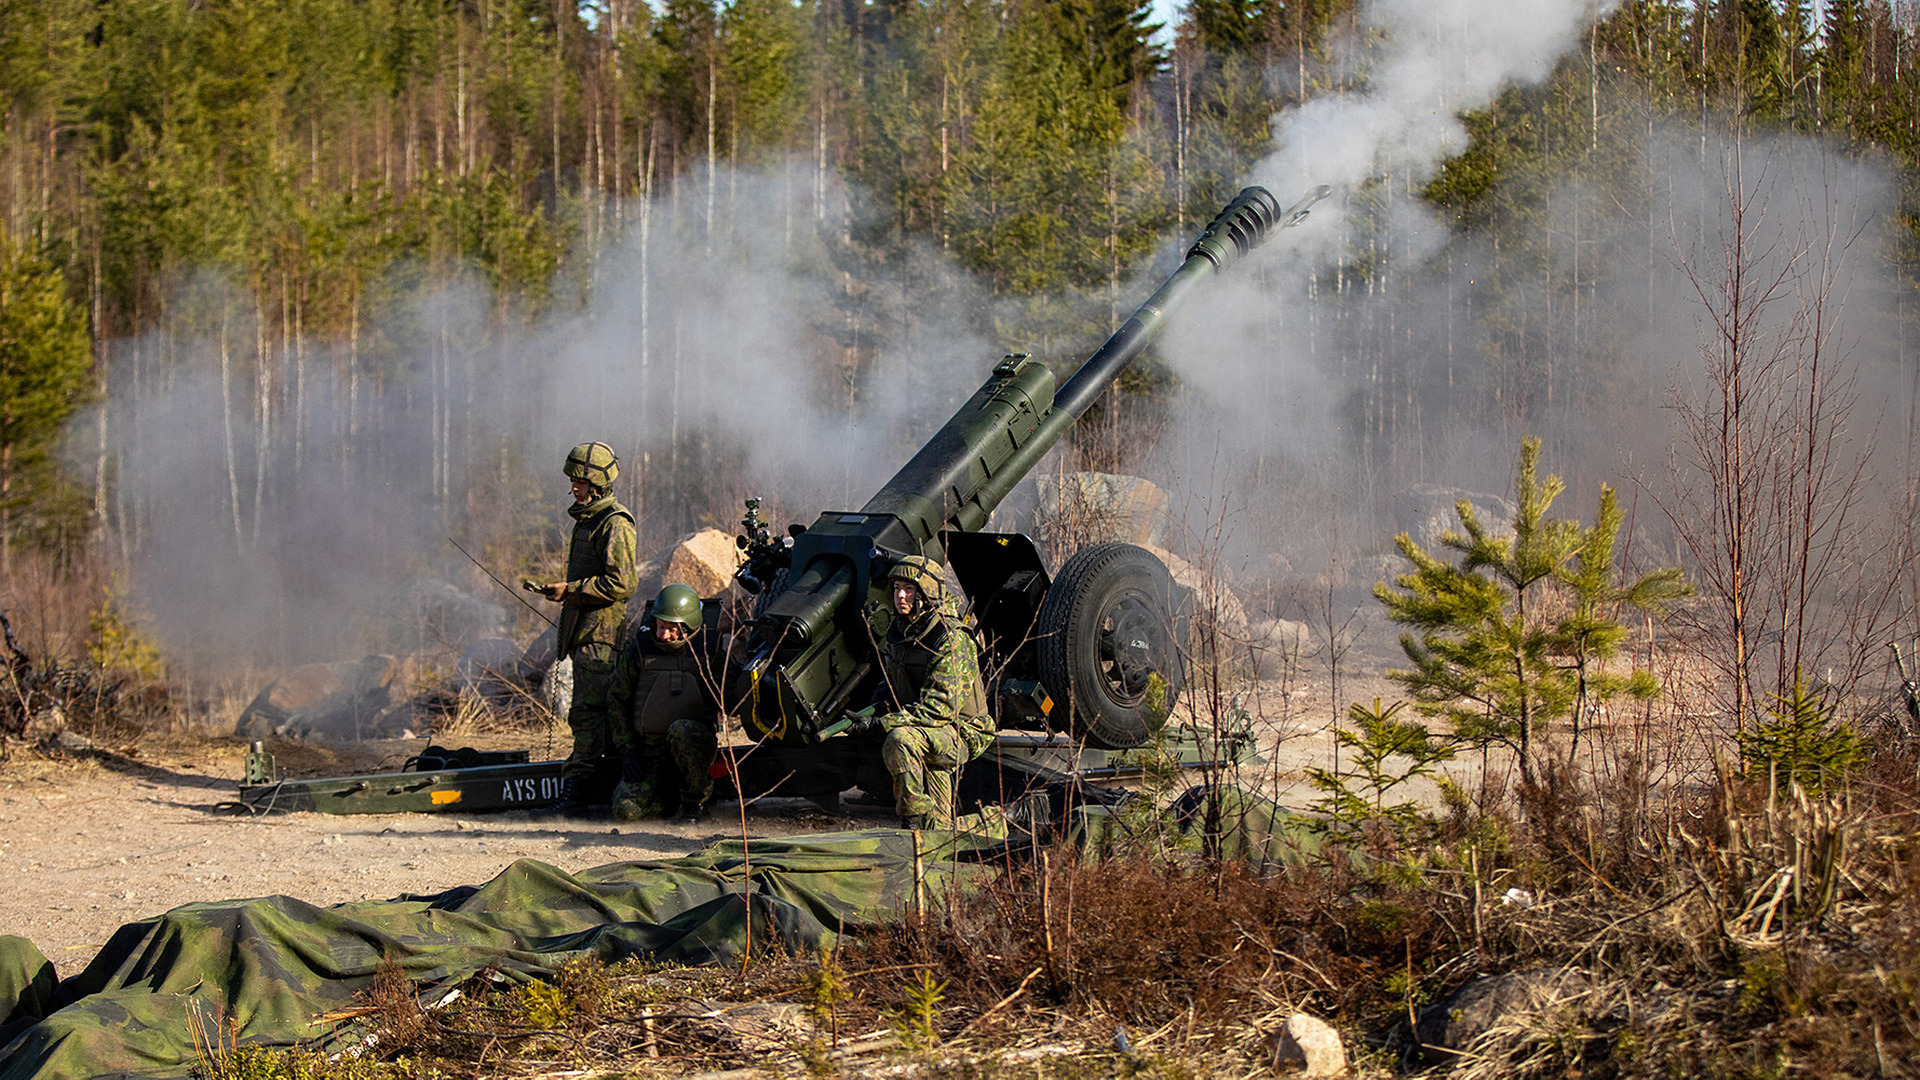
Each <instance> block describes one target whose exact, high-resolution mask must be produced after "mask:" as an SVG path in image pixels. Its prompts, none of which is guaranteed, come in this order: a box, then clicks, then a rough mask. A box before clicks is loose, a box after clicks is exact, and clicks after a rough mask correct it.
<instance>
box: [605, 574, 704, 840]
mask: <svg viewBox="0 0 1920 1080" xmlns="http://www.w3.org/2000/svg"><path fill="white" fill-rule="evenodd" d="M651 614H652V616H653V617H652V618H651V619H649V620H647V624H646V625H644V626H642V627H640V628H639V629H637V630H635V631H634V633H633V636H631V637H629V638H628V639H627V643H626V644H625V645H623V646H621V648H620V659H619V660H618V661H616V662H615V664H614V672H613V685H612V688H611V690H610V691H609V694H608V711H609V712H611V713H612V715H613V720H614V724H615V725H616V727H617V730H618V732H619V736H618V737H619V740H620V742H621V743H622V745H623V746H624V747H625V749H626V759H625V760H624V761H623V762H622V763H621V767H620V786H619V787H618V788H617V789H615V790H614V794H613V815H614V816H615V817H617V818H619V819H620V820H621V821H639V820H641V819H643V818H649V817H656V816H662V815H664V816H666V817H669V818H672V819H674V820H676V821H679V822H680V823H681V824H683V825H689V824H693V823H695V822H699V821H704V820H705V819H706V816H707V799H708V797H709V796H711V795H712V794H713V762H714V759H715V758H716V757H718V756H719V752H720V740H719V736H718V735H717V734H716V733H715V730H714V721H715V718H716V717H717V716H718V715H719V712H720V706H719V703H718V700H717V698H716V691H717V689H718V684H717V683H716V682H715V681H714V677H715V673H714V671H713V668H712V665H711V664H710V663H708V659H707V650H706V648H705V647H704V646H705V644H706V641H705V635H704V634H702V633H701V622H702V619H701V616H700V594H699V593H696V592H694V591H693V589H692V587H691V586H687V585H679V584H675V585H669V586H667V587H666V588H664V589H661V590H660V595H659V596H657V597H655V598H654V601H653V610H652V612H651ZM676 799H677V802H676ZM676 805H677V806H678V807H679V808H678V809H677V810H676V809H673V807H675V806H676Z"/></svg>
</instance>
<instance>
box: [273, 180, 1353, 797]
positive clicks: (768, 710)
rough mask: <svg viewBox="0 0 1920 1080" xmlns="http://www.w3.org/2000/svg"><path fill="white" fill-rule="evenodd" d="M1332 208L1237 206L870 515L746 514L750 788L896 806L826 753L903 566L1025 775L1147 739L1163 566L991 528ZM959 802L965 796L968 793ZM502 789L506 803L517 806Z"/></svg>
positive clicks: (1154, 699) (913, 464)
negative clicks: (907, 562)
mask: <svg viewBox="0 0 1920 1080" xmlns="http://www.w3.org/2000/svg"><path fill="white" fill-rule="evenodd" d="M1328 190H1329V189H1327V188H1325V187H1320V188H1316V189H1314V190H1313V191H1311V192H1309V193H1308V194H1307V196H1306V197H1305V198H1303V199H1301V200H1300V201H1299V202H1297V203H1295V204H1294V205H1293V206H1291V207H1288V208H1285V209H1282V208H1281V206H1280V204H1279V203H1278V201H1276V200H1275V199H1274V197H1273V196H1272V195H1271V194H1270V193H1269V192H1268V191H1267V190H1266V189H1265V188H1259V187H1249V188H1246V189H1245V190H1243V191H1241V192H1240V194H1239V195H1238V196H1236V197H1235V198H1234V199H1233V201H1232V202H1230V203H1228V204H1227V206H1226V207H1225V208H1224V209H1223V210H1221V212H1220V213H1219V215H1218V216H1216V217H1215V218H1214V219H1213V221H1212V222H1210V223H1209V224H1208V225H1207V227H1206V229H1205V230H1204V231H1203V232H1202V233H1201V234H1200V237H1199V239H1198V240H1196V241H1195V242H1194V244H1193V246H1192V247H1191V248H1190V249H1188V251H1187V255H1186V258H1185V260H1184V261H1183V262H1182V263H1181V265H1180V267H1179V268H1178V269H1177V270H1175V271H1174V272H1173V274H1172V275H1171V276H1169V277H1168V278H1167V280H1166V281H1165V282H1164V283H1163V284H1162V285H1161V286H1160V288H1159V289H1158V290H1157V291H1155V292H1154V294H1153V295H1152V296H1151V297H1149V298H1148V300H1147V301H1146V303H1144V304H1142V305H1140V307H1139V309H1138V310H1136V311H1135V312H1134V313H1133V314H1132V316H1131V317H1129V318H1128V319H1127V321H1126V322H1125V323H1124V324H1122V325H1121V327H1120V329H1119V330H1117V331H1116V332H1115V333H1114V334H1113V335H1112V336H1111V337H1109V338H1108V339H1107V340H1106V342H1105V343H1104V344H1102V345H1101V346H1100V347H1099V348H1098V349H1097V350H1095V351H1094V353H1093V354H1092V355H1091V356H1089V357H1088V358H1087V360H1086V361H1085V362H1084V363H1082V364H1081V365H1080V367H1079V369H1078V370H1076V371H1075V372H1074V373H1073V374H1072V375H1071V376H1069V377H1068V378H1067V380H1066V381H1065V382H1064V383H1060V384H1059V385H1058V386H1057V387H1056V385H1055V381H1054V375H1053V372H1052V371H1051V370H1050V369H1049V368H1048V367H1047V366H1046V365H1045V364H1043V363H1040V362H1039V361H1037V360H1034V359H1032V358H1031V357H1029V356H1026V355H1014V356H1008V357H1006V358H1005V359H1003V360H1002V361H1000V363H999V364H997V365H996V366H995V367H994V368H993V372H992V374H991V375H990V376H989V377H988V379H987V381H986V382H985V384H983V385H982V386H981V387H980V389H979V390H978V391H976V392H975V393H974V394H973V396H972V397H971V398H969V399H968V400H967V402H966V403H965V404H964V405H962V406H961V407H960V409H959V410H958V411H957V412H955V413H954V415H953V417H952V418H951V419H949V420H948V421H947V422H946V424H945V425H944V426H943V427H941V428H940V430H939V431H937V432H935V433H934V435H933V437H932V438H930V439H929V440H927V442H926V444H925V445H923V446H922V447H921V448H920V450H919V451H918V452H917V453H916V454H914V456H913V457H912V459H911V460H909V461H908V462H907V464H906V466H905V467H904V468H902V469H901V470H900V471H899V472H898V473H896V474H895V475H894V477H893V479H891V480H889V481H887V483H886V484H885V485H883V486H882V487H881V488H880V490H879V492H878V493H876V494H875V495H874V496H873V497H872V498H871V499H869V500H867V503H866V505H864V506H862V507H861V508H860V509H859V510H857V511H829V512H826V513H823V514H821V515H820V516H819V517H818V518H817V519H816V520H815V521H814V523H813V524H812V525H810V526H807V527H805V528H800V527H798V526H795V527H793V528H792V529H791V530H790V534H789V535H788V536H786V537H781V538H778V539H776V538H775V536H774V535H773V532H772V530H771V529H770V528H769V527H768V524H767V522H766V521H765V520H763V519H762V518H761V516H760V513H759V501H758V500H756V499H749V500H747V513H746V516H745V517H744V518H743V519H742V522H741V523H742V525H743V526H744V527H745V530H746V534H745V535H744V536H741V537H740V538H739V540H740V546H741V548H742V549H743V550H744V552H745V555H746V559H745V562H744V563H743V564H742V566H741V567H740V569H739V571H738V575H737V577H738V580H739V581H740V583H741V585H742V587H743V588H745V589H746V590H747V591H748V592H749V593H752V594H754V595H755V605H754V620H753V623H752V625H751V626H750V627H749V628H747V629H746V631H745V632H744V633H743V634H742V635H741V636H740V637H739V638H738V639H737V640H735V641H733V642H731V643H729V645H728V647H727V649H726V650H725V652H726V660H725V665H724V667H725V672H724V679H723V681H724V687H723V698H724V701H725V705H726V707H727V708H728V711H729V712H731V713H733V714H734V715H738V716H740V717H741V719H742V721H743V722H744V724H745V726H746V728H747V730H748V733H749V734H751V735H752V736H753V737H754V738H755V739H757V740H758V742H759V746H758V747H756V748H755V749H754V750H753V751H751V752H750V753H747V754H745V755H743V756H741V757H740V758H739V759H738V770H739V775H738V776H737V777H735V778H734V782H735V784H736V785H737V787H738V788H739V789H740V790H742V791H745V792H748V793H761V792H771V793H776V794H783V795H807V796H814V797H826V796H834V797H837V795H838V794H839V793H840V792H842V791H844V790H846V789H847V788H849V787H852V786H855V785H856V784H858V785H859V786H861V787H862V788H864V789H866V790H868V791H875V792H877V791H884V790H886V782H885V776H886V773H885V770H884V767H883V766H882V765H881V763H880V761H879V756H878V753H877V741H876V740H873V739H859V738H835V736H837V735H840V734H841V733H842V732H844V731H846V730H847V729H848V727H849V726H850V723H851V721H850V720H849V718H848V717H847V715H846V714H847V713H849V712H850V711H851V710H853V709H856V708H858V707H860V706H861V705H864V704H866V702H867V699H868V697H869V695H870V694H871V691H872V688H873V685H874V683H875V682H876V680H877V679H878V678H879V673H878V670H877V663H876V660H875V656H874V651H875V645H876V642H877V641H878V640H879V639H880V637H881V636H883V635H884V634H885V633H886V631H887V627H888V624H889V621H890V620H891V618H892V609H891V607H890V605H889V603H888V595H887V588H886V576H887V573H888V571H889V570H890V569H891V568H892V566H893V565H894V564H895V563H896V562H897V561H899V560H900V559H901V558H904V557H906V556H908V555H925V556H929V557H931V558H933V559H934V560H936V561H938V562H941V563H944V564H946V565H947V566H948V567H949V568H950V569H951V570H952V572H953V574H954V576H955V577H956V578H957V579H958V581H959V583H960V587H961V590H962V592H964V594H965V595H966V597H967V598H968V599H969V600H970V601H971V604H972V608H973V612H974V616H975V619H976V622H977V625H978V628H979V631H980V636H981V639H982V646H983V655H984V658H985V660H986V671H987V674H988V676H989V679H990V685H989V692H990V697H991V699H992V701H991V706H992V711H993V714H994V716H995V717H996V718H997V719H998V721H999V723H1000V725H1001V727H1003V728H1007V727H1011V728H1019V729H1030V730H1037V731H1041V732H1044V733H1045V734H1044V735H1041V736H1005V735H1003V736H1002V737H1001V738H1000V740H999V743H1000V745H1001V748H1002V750H1003V751H1004V750H1015V751H1016V752H1015V754H1014V756H1016V757H1020V756H1024V757H1025V759H1026V760H1028V761H1029V762H1034V761H1036V759H1039V758H1046V757H1047V756H1048V755H1051V757H1050V758H1049V760H1051V761H1052V762H1054V763H1055V766H1062V765H1064V766H1065V768H1064V769H1062V768H1059V767H1050V766H1043V765H1039V764H1034V765H1032V767H1030V768H1028V769H1027V770H1026V771H1027V772H1028V774H1029V775H1036V774H1039V775H1043V776H1044V775H1047V774H1049V773H1050V774H1052V775H1054V776H1058V775H1061V774H1062V772H1078V773H1082V774H1084V773H1085V771H1086V770H1085V768H1084V762H1083V760H1082V758H1081V755H1080V754H1079V753H1078V751H1077V747H1079V746H1082V745H1084V746H1088V747H1093V748H1095V749H1096V750H1125V749H1128V748H1131V747H1136V746H1139V745H1141V744H1142V743H1145V742H1147V741H1148V740H1149V739H1151V738H1152V737H1153V735H1154V734H1155V732H1156V731H1157V729H1158V727H1159V725H1160V724H1161V723H1162V722H1163V721H1164V720H1165V719H1166V717H1167V716H1168V714H1169V713H1171V712H1172V710H1173V708H1174V706H1175V704H1176V702H1177V699H1178V696H1179V693H1180V689H1181V682H1182V678H1181V671H1182V664H1181V655H1180V653H1181V649H1182V645H1183V642H1184V637H1185V635H1184V633H1183V632H1182V630H1181V625H1182V623H1183V621H1184V611H1183V607H1184V604H1183V602H1182V598H1181V596H1180V593H1181V590H1179V589H1177V588H1176V586H1175V585H1174V583H1173V581H1172V579H1171V576H1170V575H1169V574H1168V572H1167V569H1166V567H1165V565H1164V564H1162V563H1161V561H1160V560H1159V559H1158V558H1157V557H1155V556H1154V555H1153V554H1152V553H1151V552H1149V551H1147V550H1146V549H1144V548H1140V547H1136V546H1133V545H1131V544H1118V543H1110V544H1096V545H1094V546H1092V547H1089V548H1086V549H1084V550H1082V551H1080V552H1078V553H1077V554H1075V555H1074V556H1073V557H1072V558H1070V559H1068V560H1067V562H1066V564H1065V565H1064V566H1062V567H1061V569H1060V573H1059V575H1058V576H1057V577H1055V576H1053V575H1051V574H1049V572H1048V570H1047V567H1046V564H1045V562H1044V561H1043V560H1042V558H1041V556H1040V553H1039V551H1038V550H1037V549H1036V548H1035V547H1034V544H1033V542H1032V540H1030V539H1029V538H1028V537H1026V536H1024V535H1021V534H1017V533H995V532H986V531H984V530H985V528H986V526H987V523H988V519H989V518H990V517H991V515H992V514H993V511H994V509H995V508H996V507H998V506H999V505H1000V504H1001V502H1002V501H1003V500H1004V499H1006V497H1007V496H1008V494H1009V493H1011V492H1012V490H1013V488H1014V486H1015V485H1016V484H1018V483H1019V482H1020V480H1021V479H1023V478H1024V477H1025V476H1026V475H1027V473H1028V472H1029V471H1030V470H1032V468H1033V467H1034V466H1035V465H1037V464H1038V463H1039V462H1040V460H1041V459H1042V458H1043V457H1045V456H1046V454H1047V452H1048V451H1049V450H1051V449H1052V448H1053V447H1054V445H1055V444H1057V443H1058V442H1059V441H1060V439H1062V438H1063V437H1065V435H1066V434H1067V432H1068V431H1070V430H1071V429H1072V427H1073V425H1074V423H1075V422H1076V421H1077V420H1078V419H1079V418H1080V416H1081V415H1082V414H1083V413H1085V412H1086V411H1087V409H1088V407H1090V406H1091V405H1092V404H1093V402H1094V400H1095V399H1097V398H1098V397H1099V396H1100V394H1101V393H1102V392H1103V391H1104V390H1106V388H1107V387H1108V386H1109V385H1111V384H1112V382H1113V381H1114V380H1115V379H1116V378H1117V377H1118V376H1119V375H1120V373H1121V372H1122V371H1124V370H1125V369H1126V367H1127V366H1128V365H1129V364H1131V363H1132V362H1133V361H1134V360H1135V359H1136V358H1138V357H1139V356H1140V354H1141V353H1142V352H1144V351H1145V350H1146V348H1147V346H1148V345H1149V344H1151V343H1152V341H1153V340H1154V338H1155V337H1157V336H1158V335H1159V333H1160V331H1161V330H1162V329H1163V327H1164V325H1165V322H1166V319H1167V316H1168V314H1169V312H1171V311H1172V310H1173V308H1174V307H1176V306H1177V305H1178V304H1179V303H1180V302H1181V301H1182V300H1184V299H1186V298H1187V297H1188V296H1190V295H1191V294H1192V293H1193V291H1194V290H1196V289H1198V288H1199V287H1201V285H1203V284H1204V283H1205V282H1206V281H1207V280H1209V279H1210V278H1212V277H1213V276H1214V275H1215V274H1218V273H1220V272H1221V271H1223V270H1225V269H1226V268H1228V267H1229V266H1232V265H1233V264H1234V263H1235V262H1237V261H1239V259H1240V258H1241V257H1242V256H1244V255H1246V254H1247V253H1248V252H1250V251H1252V250H1253V249H1254V248H1255V247H1257V246H1259V245H1260V244H1261V243H1262V242H1264V241H1265V240H1266V239H1267V238H1268V237H1269V236H1270V235H1272V234H1273V233H1274V232H1276V231H1278V230H1280V229H1284V228H1287V227H1289V226H1292V225H1295V224H1298V223H1299V222H1300V221H1302V220H1304V219H1305V218H1306V216H1307V211H1308V210H1309V209H1310V208H1311V207H1312V206H1313V204H1314V203H1316V202H1318V201H1319V200H1320V199H1322V198H1324V197H1325V196H1326V195H1327V193H1328ZM709 603H712V602H711V601H709ZM708 625H710V626H711V625H714V622H713V621H709V623H708ZM1060 732H1063V733H1064V734H1065V735H1066V736H1068V737H1070V738H1062V737H1060V736H1059V735H1057V734H1056V733H1060ZM1021 748H1024V754H1023V753H1022V752H1021ZM998 756H1000V757H1005V756H1006V755H1005V754H1002V755H998ZM516 770H519V771H522V772H526V773H528V774H529V775H533V774H535V773H537V774H538V775H539V777H540V778H541V779H542V780H543V782H546V783H547V786H548V787H553V788H554V793H555V794H557V787H555V786H554V784H553V782H552V781H550V780H549V779H548V778H549V774H551V775H552V776H557V775H558V763H555V762H529V763H521V764H499V765H493V766H491V767H489V768H487V769H484V770H482V771H481V772H477V773H476V774H475V776H476V779H477V780H478V781H479V782H480V783H482V784H483V785H485V791H484V792H480V791H476V792H475V793H474V796H475V797H471V798H461V797H457V796H449V795H448V794H446V792H445V790H444V789H447V788H449V787H456V788H457V787H458V786H459V784H460V782H461V775H462V774H463V773H464V772H465V770H463V769H460V768H452V769H449V770H446V771H443V772H440V773H438V774H436V775H435V776H434V777H433V780H434V783H431V784H424V785H422V784H418V783H415V784H408V783H405V782H404V781H397V780H394V779H393V777H392V776H389V777H384V778H375V779H382V780H384V781H391V782H388V783H387V784H386V787H385V788H380V785H378V784H375V785H371V786H370V785H368V784H366V783H358V786H357V787H356V786H354V785H355V784H356V783H357V782H356V781H355V780H353V779H351V778H349V779H347V780H334V781H313V782H309V784H308V786H310V787H312V788H313V790H312V798H310V799H309V798H308V796H307V794H306V792H305V791H304V790H303V791H302V792H300V793H293V792H289V791H285V790H282V788H283V785H267V784H262V785H259V786H258V787H257V788H255V787H252V786H250V787H248V788H243V789H242V801H243V802H248V803H249V804H250V805H252V804H256V802H257V800H255V799H252V798H249V795H248V792H249V790H256V791H260V792H264V790H265V789H266V788H267V787H273V788H274V789H275V797H278V798H289V797H293V796H295V795H296V794H298V796H299V797H300V798H301V799H302V800H303V801H306V802H307V803H308V804H310V805H314V806H315V807H316V808H321V809H325V808H328V806H327V804H328V801H329V798H330V797H331V798H332V799H333V800H334V807H333V808H335V809H338V810H341V811H343V812H352V811H353V810H354V809H375V808H376V807H375V806H374V805H373V804H375V803H378V804H379V805H378V806H377V809H381V810H390V809H434V808H440V807H442V806H445V807H447V808H453V807H455V806H459V805H461V804H464V805H465V806H467V807H473V808H479V807H481V806H484V807H486V808H493V807H494V806H498V805H501V804H502V801H503V799H502V798H500V797H495V793H493V791H492V789H493V787H495V786H500V785H510V784H512V783H513V780H514V777H515V775H517V773H516ZM876 770H877V771H876ZM249 771H250V773H251V772H252V771H253V769H252V768H251V767H250V770H249ZM496 774H499V775H496ZM323 784H324V785H334V787H326V788H322V787H320V786H318V785H323ZM962 786H963V792H962V794H963V797H964V795H965V790H964V789H965V787H966V781H965V780H964V779H963V782H962ZM336 788H337V789H338V790H336ZM374 788H380V790H382V791H385V792H387V793H388V794H389V795H397V794H400V793H402V792H405V793H406V795H407V797H408V798H409V799H410V800H412V801H417V802H423V801H424V800H425V799H427V798H428V797H429V796H432V794H433V792H434V791H435V790H440V791H442V794H441V795H440V796H439V797H437V798H436V799H435V800H434V802H433V804H432V805H419V806H413V805H408V806H395V805H391V802H390V799H389V798H387V797H382V798H379V799H356V798H354V796H356V795H363V794H366V793H368V792H370V791H372V790H373V789H374ZM504 790H506V791H507V795H506V797H505V801H506V802H509V803H520V802H522V801H523V800H521V799H519V798H517V797H514V796H513V794H512V791H511V789H510V788H509V789H504ZM542 790H543V791H544V790H545V789H544V788H543V789H542ZM1001 790H1002V791H1003V792H1004V791H1005V790H1006V788H1005V786H1004V784H1002V786H1001ZM264 797H265V796H264V794H263V795H262V797H261V798H262V800H264ZM541 801H545V800H544V799H543V800H541ZM349 804H353V806H351V807H350V806H349Z"/></svg>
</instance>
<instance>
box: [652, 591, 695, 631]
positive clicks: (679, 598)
mask: <svg viewBox="0 0 1920 1080" xmlns="http://www.w3.org/2000/svg"><path fill="white" fill-rule="evenodd" d="M653 621H654V622H670V623H679V624H680V625H681V626H684V627H686V630H687V636H688V637H692V636H693V635H694V634H695V633H697V632H699V630H700V594H699V593H697V592H694V591H693V586H691V585H681V584H678V583H675V584H672V585H669V586H667V587H666V588H664V589H661V590H660V595H659V596H656V597H654V598H653Z"/></svg>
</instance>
